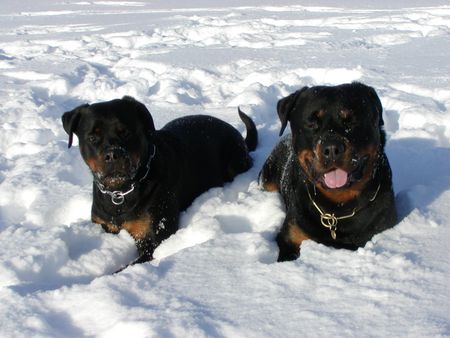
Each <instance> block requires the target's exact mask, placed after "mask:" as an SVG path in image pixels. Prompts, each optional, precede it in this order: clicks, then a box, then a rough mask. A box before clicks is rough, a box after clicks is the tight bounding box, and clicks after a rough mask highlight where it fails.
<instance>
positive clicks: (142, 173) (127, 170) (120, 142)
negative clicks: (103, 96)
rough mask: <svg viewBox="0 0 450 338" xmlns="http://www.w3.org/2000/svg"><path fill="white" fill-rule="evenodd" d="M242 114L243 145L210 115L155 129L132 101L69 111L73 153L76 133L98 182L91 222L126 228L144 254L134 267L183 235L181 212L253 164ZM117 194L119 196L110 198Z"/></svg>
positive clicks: (251, 132)
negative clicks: (179, 231) (177, 233)
mask: <svg viewBox="0 0 450 338" xmlns="http://www.w3.org/2000/svg"><path fill="white" fill-rule="evenodd" d="M239 115H240V117H241V120H242V121H243V122H244V124H245V125H246V128H247V136H246V139H245V140H244V139H243V138H242V136H241V134H240V133H239V132H238V131H237V130H236V129H234V128H233V127H232V126H231V125H229V124H227V123H225V122H223V121H221V120H219V119H217V118H214V117H211V116H206V115H195V116H187V117H182V118H179V119H176V120H173V121H172V122H170V123H168V124H167V125H166V126H164V127H163V128H162V129H161V130H155V127H154V124H153V119H152V116H151V115H150V112H149V111H148V110H147V109H146V107H145V106H144V105H143V104H142V103H140V102H138V101H136V100H135V99H133V98H131V97H127V96H125V97H124V98H122V99H117V100H112V101H108V102H101V103H95V104H92V105H88V104H86V105H82V106H79V107H77V108H75V109H74V110H72V111H69V112H66V113H64V115H63V116H62V122H63V126H64V129H65V131H66V132H67V133H68V134H69V148H70V146H71V145H72V137H73V133H75V134H76V135H77V137H78V140H79V147H80V152H81V155H82V157H83V159H84V161H85V162H86V164H87V165H88V166H89V168H90V170H91V171H92V174H93V176H94V184H93V203H92V221H93V222H95V223H99V224H101V225H102V226H103V228H104V229H105V230H106V231H107V232H112V233H118V232H119V231H120V230H121V229H126V230H127V231H128V232H129V233H130V234H131V235H132V236H133V238H134V239H135V241H136V245H137V249H138V253H139V257H138V259H137V260H136V261H135V262H134V263H140V262H145V261H148V260H151V259H152V257H153V251H154V250H155V248H156V247H157V246H158V245H159V244H160V243H161V241H163V240H164V239H166V238H168V237H169V236H170V235H171V234H173V233H174V232H175V231H176V230H177V229H178V218H179V214H180V211H182V210H185V209H186V208H187V207H188V206H189V205H190V204H191V203H192V201H193V200H194V199H195V198H196V197H197V196H199V195H200V194H201V193H203V192H205V191H206V190H208V189H210V188H211V187H217V186H221V185H223V184H224V183H225V182H229V181H231V180H233V178H234V177H235V176H236V175H237V174H239V173H242V172H244V171H246V170H248V169H249V168H250V167H251V166H252V159H251V157H250V155H249V151H253V150H254V149H255V148H256V144H257V130H256V127H255V124H254V123H253V121H252V120H251V119H250V118H249V117H248V116H246V115H245V114H243V113H242V112H241V111H239ZM132 187H134V189H132ZM102 190H103V192H102ZM130 190H132V191H130ZM105 191H107V192H105ZM114 191H119V196H118V195H117V194H116V195H115V196H111V195H112V193H113V192H114ZM128 191H130V192H128ZM127 192H128V193H127ZM120 194H122V196H120ZM113 201H114V202H116V203H117V205H116V204H114V203H113Z"/></svg>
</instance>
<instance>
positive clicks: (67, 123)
mask: <svg viewBox="0 0 450 338" xmlns="http://www.w3.org/2000/svg"><path fill="white" fill-rule="evenodd" d="M86 107H89V105H88V104H83V105H81V106H78V107H76V108H75V109H73V110H71V111H67V112H65V113H64V114H63V116H62V118H61V119H62V124H63V127H64V130H65V131H66V133H67V134H69V144H68V146H67V147H68V148H70V147H71V146H72V141H73V133H76V130H77V128H78V122H80V117H81V111H82V110H83V109H84V108H86Z"/></svg>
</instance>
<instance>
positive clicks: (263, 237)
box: [0, 0, 450, 338]
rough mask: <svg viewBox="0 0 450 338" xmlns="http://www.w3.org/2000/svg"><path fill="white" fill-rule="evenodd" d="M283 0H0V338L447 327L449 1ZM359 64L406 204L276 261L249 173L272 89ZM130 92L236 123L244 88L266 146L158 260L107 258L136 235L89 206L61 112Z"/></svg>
mask: <svg viewBox="0 0 450 338" xmlns="http://www.w3.org/2000/svg"><path fill="white" fill-rule="evenodd" d="M289 2H291V3H295V1H293V0H292V1H287V0H286V1H268V0H265V1H256V0H240V1H225V0H214V1H206V0H203V1H202V0H195V1H189V4H188V5H185V4H184V2H182V1H181V0H171V1H162V0H160V1H148V2H143V1H81V0H78V1H75V0H65V1H50V0H42V1H35V2H33V4H31V2H28V1H23V2H21V1H12V0H2V4H1V5H0V102H1V103H0V125H1V133H0V187H1V193H0V300H1V301H0V336H1V337H91V336H96V337H97V336H98V337H125V336H126V337H196V338H197V337H298V336H300V337H331V336H335V337H448V336H450V288H449V284H450V260H449V244H448V243H449V241H450V221H449V219H450V112H449V109H450V77H449V74H450V62H449V55H450V43H449V41H450V40H449V38H450V6H448V5H447V6H445V3H446V1H425V0H424V1H406V0H404V1H400V2H399V1H397V2H394V1H391V2H388V1H381V2H380V1H379V2H377V5H376V6H375V5H373V4H372V2H370V1H369V0H366V1H365V2H364V1H363V2H361V1H352V0H346V1H335V2H333V1H331V0H328V1H327V0H321V1H320V0H319V1H315V2H314V3H315V4H316V5H315V6H312V5H308V6H300V5H289ZM383 2H385V4H383ZM297 3H298V2H297ZM333 3H334V7H332V5H333ZM271 4H272V5H271ZM275 4H276V5H275ZM405 4H408V6H417V7H410V8H407V7H406V5H405ZM420 5H423V6H428V7H419V6H420ZM238 6H241V7H238ZM243 6H245V7H243ZM319 6H320V7H319ZM353 80H358V81H362V82H364V83H367V84H369V85H371V86H373V87H375V88H376V89H377V91H378V93H379V95H380V97H381V100H382V103H383V105H384V108H385V112H384V114H385V122H386V130H387V134H388V137H389V141H388V144H387V152H388V156H389V158H390V161H391V164H392V168H393V171H394V184H395V190H396V193H397V194H398V206H399V212H400V214H401V215H402V217H403V219H402V221H401V222H400V223H399V224H398V225H397V226H396V227H395V228H394V229H391V230H389V231H386V232H384V233H382V234H380V235H378V236H376V237H375V238H374V239H373V241H372V242H370V243H368V244H367V245H366V247H365V248H363V249H360V250H358V251H357V252H350V251H346V250H334V249H330V248H327V247H324V246H322V245H319V244H316V243H312V242H306V243H304V245H303V246H302V257H301V258H300V259H299V260H297V261H294V262H287V263H276V262H275V260H276V257H277V246H276V244H275V243H274V236H275V234H276V232H277V229H278V228H279V226H280V225H281V222H282V220H283V216H284V214H283V207H282V204H281V202H280V200H279V198H278V196H277V195H276V194H273V193H266V192H263V191H261V190H260V188H259V187H258V185H257V183H256V181H255V179H256V176H257V174H258V171H259V169H260V168H261V166H262V163H263V162H264V160H265V158H266V156H267V155H268V153H269V152H270V150H271V148H272V147H273V146H274V144H275V143H276V142H277V139H278V136H277V134H278V130H279V122H278V120H277V117H276V112H275V105H276V102H277V100H278V99H279V98H280V97H282V96H284V95H287V94H288V93H290V92H292V91H294V90H296V89H298V88H299V87H301V86H304V85H315V84H339V83H343V82H349V81H353ZM125 94H127V95H132V96H134V97H136V98H137V99H138V100H140V101H142V102H144V103H145V104H146V105H147V106H148V107H149V109H150V111H151V112H152V114H153V117H154V120H155V123H156V125H157V127H158V128H159V127H161V126H163V125H164V124H165V123H166V122H168V121H170V120H171V119H173V118H175V117H178V116H182V115H187V114H193V113H208V114H212V115H214V116H217V117H220V118H222V119H224V120H226V121H228V122H230V123H232V124H233V125H234V126H236V127H237V128H238V129H239V130H240V131H243V130H244V128H243V126H242V124H241V123H240V122H239V119H238V116H237V111H236V107H237V106H238V105H240V106H241V107H242V108H243V109H244V111H246V112H248V113H249V114H250V115H251V116H252V117H253V118H254V120H255V121H256V123H257V124H258V129H259V134H260V146H259V147H258V149H257V150H256V151H255V152H254V153H253V157H254V159H255V166H254V168H253V169H251V170H250V171H249V172H247V173H245V174H243V175H241V176H239V177H238V178H237V179H236V180H235V181H234V182H233V183H231V184H229V185H227V186H226V187H224V188H217V189H212V190H210V191H209V192H207V193H205V194H203V195H202V196H201V197H199V198H198V199H197V200H196V201H195V203H194V204H193V206H192V207H190V208H189V209H188V210H187V211H186V212H185V213H184V214H183V216H182V219H181V224H180V227H181V228H180V230H179V231H178V232H177V233H176V234H175V235H174V236H172V237H171V238H169V239H168V240H167V241H166V242H164V243H163V244H162V245H161V246H160V247H159V248H158V249H157V250H156V252H155V255H156V257H157V259H156V260H155V261H153V262H151V263H147V264H142V265H137V266H133V267H130V268H127V269H126V270H124V271H123V272H121V273H119V274H116V275H111V272H113V271H115V270H116V269H117V268H118V267H120V266H121V265H122V264H124V263H127V262H129V261H131V260H132V259H133V258H134V257H135V255H136V251H135V247H134V243H133V240H132V238H131V237H130V236H129V235H128V234H127V233H124V232H122V233H120V234H119V235H118V236H116V235H111V234H106V233H104V232H103V231H102V230H101V228H100V227H99V226H98V225H94V224H92V223H90V222H89V219H90V203H91V177H90V174H89V172H88V171H87V169H86V166H85V165H84V163H83V162H82V160H81V158H80V156H79V152H78V147H73V148H72V149H70V150H68V149H67V135H66V134H65V133H64V131H63V129H62V126H61V123H60V116H61V114H62V113H63V112H64V111H66V110H69V109H72V108H73V107H75V106H76V105H78V104H81V103H85V102H94V101H102V100H109V99H113V98H117V97H121V96H123V95H125Z"/></svg>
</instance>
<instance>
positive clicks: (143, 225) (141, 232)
mask: <svg viewBox="0 0 450 338" xmlns="http://www.w3.org/2000/svg"><path fill="white" fill-rule="evenodd" d="M151 226H152V218H151V216H150V215H149V214H144V215H142V217H140V218H137V219H134V220H131V221H126V222H124V223H123V224H122V228H123V229H125V230H127V231H128V232H129V234H130V235H131V236H132V237H133V238H134V239H135V240H139V239H144V238H145V237H146V236H147V234H148V233H149V232H150V230H151Z"/></svg>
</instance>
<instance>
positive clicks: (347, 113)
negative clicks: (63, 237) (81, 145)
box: [339, 109, 352, 120]
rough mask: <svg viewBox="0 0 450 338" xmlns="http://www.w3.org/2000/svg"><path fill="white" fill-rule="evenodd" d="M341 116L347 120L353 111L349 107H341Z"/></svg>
mask: <svg viewBox="0 0 450 338" xmlns="http://www.w3.org/2000/svg"><path fill="white" fill-rule="evenodd" d="M339 116H340V117H341V118H343V119H344V120H346V119H348V118H350V117H351V116H352V111H351V110H349V109H341V111H340V112H339Z"/></svg>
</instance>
